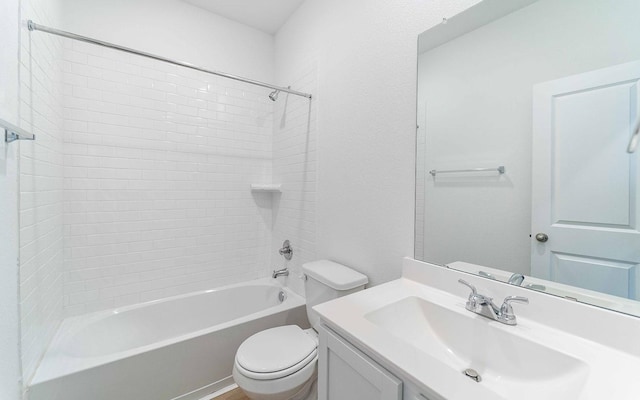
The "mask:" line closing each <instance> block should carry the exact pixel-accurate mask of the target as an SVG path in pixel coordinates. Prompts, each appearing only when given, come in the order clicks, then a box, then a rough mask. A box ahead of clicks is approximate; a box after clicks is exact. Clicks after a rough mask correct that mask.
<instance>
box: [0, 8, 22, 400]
mask: <svg viewBox="0 0 640 400" xmlns="http://www.w3.org/2000/svg"><path fill="white" fill-rule="evenodd" d="M19 29H20V28H19V2H18V1H17V0H11V1H3V2H1V3H0V118H2V119H4V120H6V121H9V122H11V123H13V124H18V122H19V119H18V90H19V84H18V82H19V80H18V79H19V73H18V71H19V62H18V53H19V46H20V40H19ZM2 134H3V135H4V130H3V131H2ZM0 210H2V212H0V227H2V228H1V229H0V315H1V316H2V318H0V398H2V399H6V400H17V399H19V397H20V391H21V384H20V382H21V378H22V377H21V371H20V352H19V343H20V337H19V332H20V329H19V326H18V323H19V320H20V319H19V318H20V317H19V312H18V309H19V305H18V299H19V289H18V287H19V284H18V279H19V278H18V248H19V244H18V146H17V144H16V143H14V144H12V145H7V144H5V143H4V140H3V139H2V140H1V141H0Z"/></svg>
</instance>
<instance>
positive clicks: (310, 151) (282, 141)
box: [271, 58, 318, 294]
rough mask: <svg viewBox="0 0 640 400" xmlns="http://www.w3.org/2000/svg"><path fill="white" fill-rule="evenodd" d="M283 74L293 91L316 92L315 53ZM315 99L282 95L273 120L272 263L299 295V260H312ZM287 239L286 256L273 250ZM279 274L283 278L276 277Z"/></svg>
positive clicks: (314, 229) (314, 210)
mask: <svg viewBox="0 0 640 400" xmlns="http://www.w3.org/2000/svg"><path fill="white" fill-rule="evenodd" d="M292 70H293V71H295V75H292V76H289V77H287V79H286V81H287V82H291V83H292V85H294V87H295V88H296V89H297V90H300V91H303V92H308V93H312V94H314V95H315V94H316V93H317V81H318V79H317V75H318V73H317V65H316V62H315V58H313V59H312V60H308V59H304V58H303V59H302V60H301V61H300V62H299V65H297V66H295V67H294V68H292ZM317 103H318V102H317V99H315V98H314V100H313V101H311V102H310V101H309V100H308V99H305V98H302V97H297V96H283V95H281V97H280V99H279V100H278V102H277V103H276V108H275V117H274V121H273V122H274V123H273V132H274V137H273V179H274V182H275V183H282V185H283V188H284V190H283V193H282V194H281V195H277V196H275V197H274V204H273V215H274V216H273V244H274V246H273V250H272V253H271V255H272V257H271V259H272V264H273V265H272V266H273V267H274V268H281V267H283V266H287V267H288V268H289V269H290V270H291V273H290V274H289V276H288V277H287V278H284V279H286V282H287V286H289V287H290V288H292V289H293V290H294V291H295V292H297V293H299V294H304V281H303V280H301V279H300V276H301V274H302V271H301V267H302V264H304V263H305V262H309V261H313V260H315V259H316V173H317V151H316V148H317V146H316V143H317V128H316V117H317ZM284 240H289V241H290V242H291V246H292V248H293V250H294V253H293V254H294V256H293V258H292V259H291V260H290V261H286V260H285V259H284V258H283V257H281V256H280V255H279V253H278V251H277V250H278V249H279V248H280V247H281V245H282V242H283V241H284ZM280 279H283V278H280Z"/></svg>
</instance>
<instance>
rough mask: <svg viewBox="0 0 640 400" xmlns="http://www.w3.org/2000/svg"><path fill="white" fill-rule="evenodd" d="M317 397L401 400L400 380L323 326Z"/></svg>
mask: <svg viewBox="0 0 640 400" xmlns="http://www.w3.org/2000/svg"><path fill="white" fill-rule="evenodd" d="M319 351H320V353H319V360H318V400H360V399H361V400H402V381H401V380H399V379H398V378H396V377H395V376H393V375H392V374H391V373H389V371H387V370H386V369H385V368H383V367H382V366H380V365H379V364H377V363H376V362H375V361H373V360H371V359H370V358H369V357H367V356H366V355H364V354H363V353H362V352H360V351H359V350H358V349H356V348H355V347H353V345H351V344H350V343H348V342H346V341H345V340H344V339H343V338H341V337H340V336H338V335H337V334H335V333H334V332H333V331H331V330H330V329H329V328H327V327H325V326H324V325H323V326H322V327H321V328H320V347H319Z"/></svg>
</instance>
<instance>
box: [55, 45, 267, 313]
mask: <svg viewBox="0 0 640 400" xmlns="http://www.w3.org/2000/svg"><path fill="white" fill-rule="evenodd" d="M63 70H64V72H63V93H64V102H63V104H64V121H65V125H64V128H65V138H64V141H65V143H64V152H65V159H64V165H65V170H64V177H65V179H64V194H65V200H64V211H65V212H64V225H65V227H64V242H65V253H64V254H65V256H64V263H65V273H64V304H65V310H66V314H67V315H77V314H81V313H86V312H91V311H96V310H101V309H106V308H112V307H118V306H124V305H128V304H132V303H138V302H142V301H149V300H154V299H158V298H162V297H166V296H171V295H177V294H182V293H186V292H191V291H194V290H201V289H210V288H213V287H218V286H222V285H225V284H229V283H234V282H239V281H244V280H250V279H255V278H260V277H263V276H265V274H266V271H267V270H268V269H269V267H270V266H269V264H268V262H269V260H270V255H269V249H270V247H271V227H272V198H271V196H270V195H266V194H258V193H256V194H254V193H252V192H251V191H250V184H251V183H268V182H271V181H272V142H273V122H272V121H273V107H274V103H272V102H271V101H270V100H269V99H268V97H267V94H268V93H269V90H268V89H264V88H259V87H256V86H250V85H247V84H243V83H239V82H235V81H232V80H228V79H224V78H220V77H215V76H211V75H208V74H204V73H201V72H197V71H192V70H188V69H185V68H182V67H177V66H172V65H169V64H164V63H161V62H158V61H154V60H148V59H145V58H142V57H139V56H135V55H129V54H125V53H120V52H116V51H114V50H109V49H105V48H101V47H97V46H92V45H88V44H84V43H81V42H72V41H70V40H65V41H64V62H63Z"/></svg>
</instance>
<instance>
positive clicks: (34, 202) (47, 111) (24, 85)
mask: <svg viewBox="0 0 640 400" xmlns="http://www.w3.org/2000/svg"><path fill="white" fill-rule="evenodd" d="M21 7H22V10H21V13H22V17H23V18H22V19H23V20H25V19H27V18H32V19H34V20H38V21H42V23H44V24H47V23H51V22H52V21H54V20H56V14H55V13H56V7H55V5H54V4H53V3H52V2H50V1H45V0H33V1H29V2H21ZM25 17H27V18H25ZM20 43H21V44H20V46H21V49H20V93H19V97H20V107H19V114H20V120H21V121H20V124H21V126H22V127H24V128H26V129H28V130H30V131H32V132H33V133H34V134H35V135H36V138H37V140H36V141H34V142H27V141H25V142H19V144H16V145H19V146H20V161H19V166H20V181H19V185H20V198H19V202H20V205H19V208H20V313H21V341H22V346H21V353H22V370H23V379H24V381H25V382H28V380H29V379H30V377H31V376H32V375H33V373H34V372H35V369H36V367H37V365H38V362H39V361H40V358H41V357H42V355H43V354H44V352H45V350H46V348H47V346H48V344H49V342H50V341H51V339H52V338H53V335H54V334H55V331H56V329H57V327H58V325H59V323H60V321H61V319H62V314H63V312H62V311H63V303H62V287H63V286H62V281H63V277H62V272H63V265H62V264H63V239H62V237H63V224H62V218H63V150H62V147H63V135H62V106H61V99H62V96H61V93H60V79H61V75H62V71H61V65H60V62H59V60H60V57H61V53H62V41H61V40H60V39H57V38H56V37H54V36H50V35H31V34H30V33H29V32H28V30H27V29H26V28H25V27H24V26H22V28H21V33H20Z"/></svg>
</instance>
